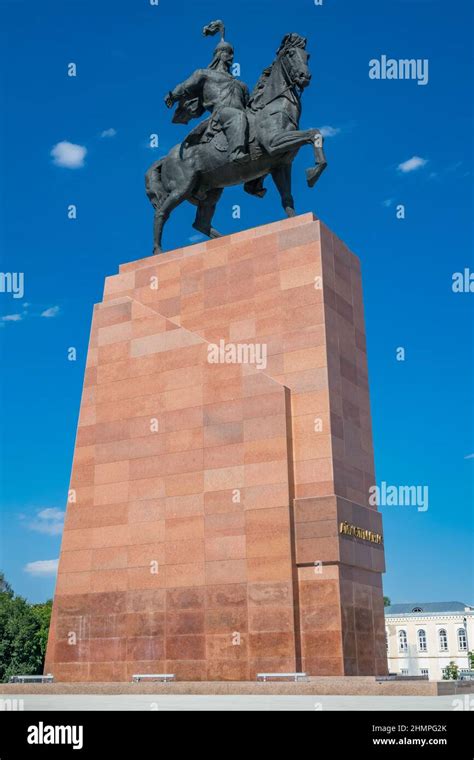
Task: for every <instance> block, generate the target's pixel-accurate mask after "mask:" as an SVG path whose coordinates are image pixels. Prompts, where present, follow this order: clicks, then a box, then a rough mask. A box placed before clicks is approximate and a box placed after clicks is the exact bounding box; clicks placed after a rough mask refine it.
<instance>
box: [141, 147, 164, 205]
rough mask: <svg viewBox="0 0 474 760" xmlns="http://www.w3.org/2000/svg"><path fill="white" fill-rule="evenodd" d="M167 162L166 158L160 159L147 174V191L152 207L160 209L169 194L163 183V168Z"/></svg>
mask: <svg viewBox="0 0 474 760" xmlns="http://www.w3.org/2000/svg"><path fill="white" fill-rule="evenodd" d="M163 161H165V159H164V158H160V159H159V160H158V161H155V163H154V164H152V165H151V166H150V168H149V169H148V170H147V172H146V174H145V190H146V194H147V196H148V198H149V199H150V202H151V204H152V206H153V207H154V208H155V209H157V208H159V207H160V206H161V205H162V203H163V201H164V200H165V198H166V196H167V192H166V190H165V188H164V187H163V183H162V181H161V166H162V164H163Z"/></svg>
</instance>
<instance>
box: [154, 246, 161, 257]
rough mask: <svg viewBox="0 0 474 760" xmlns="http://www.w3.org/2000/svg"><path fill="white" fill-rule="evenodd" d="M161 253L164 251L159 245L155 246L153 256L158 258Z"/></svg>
mask: <svg viewBox="0 0 474 760" xmlns="http://www.w3.org/2000/svg"><path fill="white" fill-rule="evenodd" d="M160 253H163V251H162V249H161V248H160V247H159V246H158V245H155V247H154V248H153V256H158V255H159V254H160Z"/></svg>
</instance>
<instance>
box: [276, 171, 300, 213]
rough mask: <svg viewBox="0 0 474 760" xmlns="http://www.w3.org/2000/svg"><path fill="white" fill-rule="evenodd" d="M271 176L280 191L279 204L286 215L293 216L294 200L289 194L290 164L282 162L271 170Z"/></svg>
mask: <svg viewBox="0 0 474 760" xmlns="http://www.w3.org/2000/svg"><path fill="white" fill-rule="evenodd" d="M271 174H272V178H273V181H274V183H275V185H276V187H277V190H278V192H279V193H280V198H281V205H282V206H283V208H284V209H285V212H286V215H287V216H295V214H296V211H295V202H294V200H293V196H292V194H291V164H282V165H280V166H277V167H275V169H273V170H272V173H271Z"/></svg>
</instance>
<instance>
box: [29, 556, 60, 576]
mask: <svg viewBox="0 0 474 760" xmlns="http://www.w3.org/2000/svg"><path fill="white" fill-rule="evenodd" d="M58 562H59V559H39V560H37V561H36V562H28V563H27V564H26V565H25V567H24V568H23V570H24V572H25V573H28V575H34V576H35V577H38V578H45V577H47V576H50V575H56V573H57V572H58Z"/></svg>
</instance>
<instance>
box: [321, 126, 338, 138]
mask: <svg viewBox="0 0 474 760" xmlns="http://www.w3.org/2000/svg"><path fill="white" fill-rule="evenodd" d="M319 131H320V132H321V134H322V136H323V137H335V136H336V135H338V134H339V133H340V131H341V130H340V129H339V127H330V126H329V125H328V124H326V126H324V127H320V128H319Z"/></svg>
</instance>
